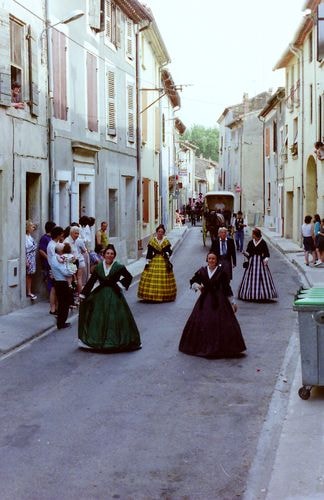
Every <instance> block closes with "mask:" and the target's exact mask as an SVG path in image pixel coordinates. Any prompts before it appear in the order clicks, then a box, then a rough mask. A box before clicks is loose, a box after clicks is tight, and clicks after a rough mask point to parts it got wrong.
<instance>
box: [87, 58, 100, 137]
mask: <svg viewBox="0 0 324 500" xmlns="http://www.w3.org/2000/svg"><path fill="white" fill-rule="evenodd" d="M97 95H98V90H97V58H96V56H95V55H94V54H91V53H90V52H87V102H88V129H89V130H90V131H91V132H98V105H97V103H98V99H97Z"/></svg>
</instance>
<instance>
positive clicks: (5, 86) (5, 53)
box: [0, 8, 11, 106]
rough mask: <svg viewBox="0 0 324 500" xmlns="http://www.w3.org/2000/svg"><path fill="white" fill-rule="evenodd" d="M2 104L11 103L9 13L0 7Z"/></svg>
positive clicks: (0, 90)
mask: <svg viewBox="0 0 324 500" xmlns="http://www.w3.org/2000/svg"><path fill="white" fill-rule="evenodd" d="M0 105H2V106H10V105H11V71H10V25H9V13H8V12H7V11H5V10H4V9H1V8H0Z"/></svg>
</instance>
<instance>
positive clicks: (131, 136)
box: [127, 84, 135, 142]
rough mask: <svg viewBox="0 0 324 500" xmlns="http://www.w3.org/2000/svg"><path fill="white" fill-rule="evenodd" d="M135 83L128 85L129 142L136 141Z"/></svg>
mask: <svg viewBox="0 0 324 500" xmlns="http://www.w3.org/2000/svg"><path fill="white" fill-rule="evenodd" d="M134 104H135V103H134V85H132V84H128V85H127V117H128V118H127V122H128V123H127V130H128V142H135V113H134Z"/></svg>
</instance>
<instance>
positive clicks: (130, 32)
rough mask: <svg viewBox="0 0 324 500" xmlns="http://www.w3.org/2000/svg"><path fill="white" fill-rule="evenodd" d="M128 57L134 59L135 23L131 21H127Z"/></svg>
mask: <svg viewBox="0 0 324 500" xmlns="http://www.w3.org/2000/svg"><path fill="white" fill-rule="evenodd" d="M126 55H127V57H128V58H129V59H134V49H133V23H132V21H131V20H130V19H127V21H126Z"/></svg>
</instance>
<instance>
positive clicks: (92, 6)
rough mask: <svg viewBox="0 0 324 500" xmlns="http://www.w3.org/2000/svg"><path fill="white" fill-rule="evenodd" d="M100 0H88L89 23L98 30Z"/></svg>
mask: <svg viewBox="0 0 324 500" xmlns="http://www.w3.org/2000/svg"><path fill="white" fill-rule="evenodd" d="M100 3H101V2H100V0H89V25H90V27H91V28H93V29H94V30H96V31H100V28H101V27H100Z"/></svg>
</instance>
